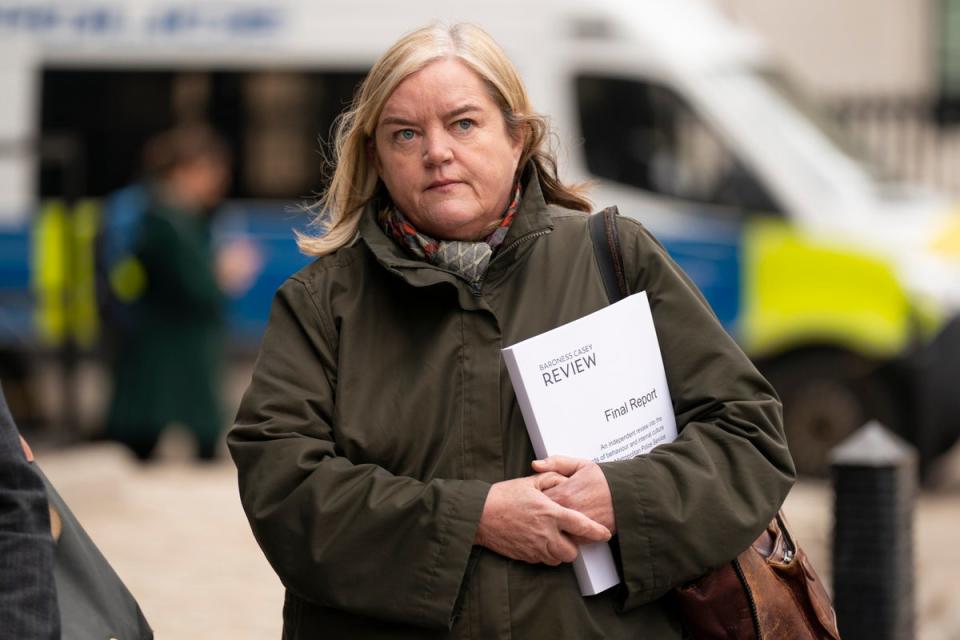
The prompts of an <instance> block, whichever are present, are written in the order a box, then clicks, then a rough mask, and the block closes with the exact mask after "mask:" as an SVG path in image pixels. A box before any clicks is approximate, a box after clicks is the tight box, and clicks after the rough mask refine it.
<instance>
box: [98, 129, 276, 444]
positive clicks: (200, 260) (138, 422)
mask: <svg viewBox="0 0 960 640" xmlns="http://www.w3.org/2000/svg"><path fill="white" fill-rule="evenodd" d="M144 164H145V168H146V172H147V184H148V185H149V186H148V193H149V197H148V204H147V208H146V212H145V215H144V217H143V220H142V221H141V224H140V228H139V236H138V238H137V241H136V243H135V245H134V247H135V248H134V255H135V256H136V259H137V261H138V262H139V264H140V265H141V267H142V270H143V276H144V280H145V285H144V287H145V288H144V291H143V294H142V296H141V297H140V298H139V300H138V301H137V302H136V319H135V321H134V322H133V323H132V326H131V327H130V328H129V329H128V330H126V331H125V332H124V333H123V335H121V336H120V337H119V342H120V343H119V344H117V345H116V347H117V348H116V349H115V352H114V353H115V355H114V358H113V377H114V395H113V399H112V402H111V404H110V409H109V415H108V418H107V425H106V436H107V437H108V438H109V439H113V440H117V441H119V442H121V443H123V444H125V445H127V446H128V447H129V448H130V449H131V450H132V451H133V453H134V454H135V455H136V456H137V457H138V458H139V459H141V460H147V459H150V458H151V457H152V456H153V453H154V449H155V447H156V444H157V442H158V439H159V437H160V435H161V433H162V431H163V430H164V428H165V427H166V426H167V425H169V424H171V423H179V424H181V425H183V426H185V427H187V428H188V429H189V431H190V432H191V433H192V434H193V436H194V438H195V440H196V444H197V456H198V457H199V458H201V459H210V458H213V457H214V456H215V453H216V448H217V443H218V440H219V435H220V432H221V429H222V427H223V419H222V413H221V409H220V406H219V398H218V394H219V385H220V375H219V370H220V362H221V352H222V337H223V326H224V325H223V318H222V316H223V303H224V291H226V290H234V289H239V288H243V287H244V286H245V285H246V284H248V283H249V280H250V276H251V275H252V273H253V271H254V270H255V269H256V262H257V257H256V254H255V251H254V250H253V249H252V248H251V247H250V246H249V245H238V246H233V247H228V248H227V249H226V250H225V251H222V252H220V253H219V254H217V255H216V256H215V254H214V252H213V250H212V247H211V241H210V226H209V219H210V215H209V214H210V212H211V211H212V210H213V209H214V208H215V207H216V206H217V205H218V204H219V203H220V201H221V200H222V198H223V197H224V195H225V194H226V191H227V188H228V186H229V176H230V158H229V152H228V149H227V146H226V145H225V143H224V142H223V141H222V140H221V139H220V138H219V137H218V136H217V134H215V133H214V132H213V131H212V130H211V129H209V128H207V127H202V126H190V127H183V128H179V129H174V130H171V131H168V132H166V133H163V134H160V135H159V136H157V137H156V138H154V139H153V140H151V141H149V142H148V143H147V146H146V147H145V150H144Z"/></svg>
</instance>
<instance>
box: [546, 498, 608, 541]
mask: <svg viewBox="0 0 960 640" xmlns="http://www.w3.org/2000/svg"><path fill="white" fill-rule="evenodd" d="M558 506H559V505H558ZM559 508H560V509H561V511H560V512H559V513H558V515H557V524H558V525H559V526H560V529H561V530H562V531H564V532H566V533H568V534H570V535H571V536H576V537H577V538H579V539H581V540H587V541H590V542H606V541H607V540H609V539H610V535H611V534H610V530H609V529H607V528H606V527H605V526H603V525H602V524H600V523H598V522H595V521H593V520H591V519H590V518H588V517H587V516H585V515H583V514H582V513H580V512H578V511H574V510H573V509H566V508H564V507H559Z"/></svg>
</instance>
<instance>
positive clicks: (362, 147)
mask: <svg viewBox="0 0 960 640" xmlns="http://www.w3.org/2000/svg"><path fill="white" fill-rule="evenodd" d="M451 58H452V59H456V60H460V61H461V62H463V63H464V64H466V65H467V66H468V67H469V68H470V69H471V70H473V71H474V73H476V74H477V75H478V76H479V77H480V79H481V80H483V82H484V84H486V85H487V88H488V89H489V90H490V95H491V97H492V98H493V100H494V102H495V103H496V104H497V106H498V107H499V108H500V111H501V112H502V114H503V117H504V122H505V123H506V126H507V131H508V133H509V134H510V135H512V136H522V137H523V140H524V143H523V151H522V153H521V155H520V162H519V167H521V168H522V167H524V166H525V165H526V164H527V162H528V161H530V162H532V163H533V164H534V165H535V166H536V168H537V175H538V178H539V181H540V187H541V189H542V191H543V195H544V198H545V199H546V201H547V202H549V203H552V204H558V205H561V206H565V207H568V208H571V209H576V210H580V211H590V208H591V207H590V202H589V200H587V199H586V197H585V196H584V193H585V187H584V186H582V185H574V186H566V185H563V184H562V183H561V182H560V180H559V178H558V177H557V163H556V158H555V156H554V154H553V153H552V151H551V150H550V149H549V145H548V144H547V141H548V138H549V135H550V128H549V125H548V124H547V120H546V118H545V117H543V116H541V115H539V114H537V113H534V112H533V109H532V107H531V104H530V98H529V96H528V95H527V91H526V88H525V87H524V86H523V82H522V81H521V80H520V76H519V74H518V73H517V70H516V68H514V66H513V64H512V63H511V62H510V60H509V59H508V58H507V56H506V54H505V53H504V52H503V50H502V49H501V48H500V46H499V45H498V44H497V43H496V42H495V41H494V40H493V38H491V37H490V35H489V34H488V33H487V32H485V31H484V30H483V29H481V28H480V27H478V26H476V25H472V24H455V25H453V26H450V27H446V26H443V25H432V26H428V27H422V28H420V29H417V30H416V31H413V32H411V33H409V34H407V35H405V36H404V37H402V38H401V39H400V40H398V41H397V42H396V43H395V44H394V45H393V46H392V47H390V49H389V50H388V51H387V52H386V53H385V54H383V56H382V57H381V58H380V59H379V60H378V61H377V63H376V64H374V65H373V68H372V69H371V70H370V73H368V74H367V77H366V78H365V79H364V81H363V83H362V84H361V86H360V89H359V91H358V92H357V95H356V96H354V99H353V103H352V104H351V106H350V108H349V109H348V110H347V111H345V112H344V113H343V114H341V115H340V117H339V118H338V119H337V122H336V124H335V127H334V137H333V147H332V150H331V153H330V157H329V160H328V164H329V165H330V166H331V167H332V175H331V179H330V183H329V185H328V187H327V189H326V191H325V192H324V193H323V194H322V195H321V196H320V198H319V200H317V201H316V202H315V203H314V204H312V205H311V206H310V207H309V209H310V210H311V211H312V212H313V214H314V217H313V219H312V220H311V223H310V227H311V228H313V229H314V230H315V232H316V233H315V234H309V233H299V232H298V233H297V245H298V246H299V247H300V250H301V251H302V252H303V253H305V254H308V255H314V256H322V255H326V254H328V253H332V252H333V251H336V250H337V249H339V248H340V247H342V246H344V245H346V244H349V243H350V242H351V241H352V240H353V238H354V237H355V236H356V233H357V226H358V225H359V222H360V216H361V215H362V214H363V210H364V208H365V207H366V205H367V204H368V203H369V202H370V201H372V200H373V199H374V198H375V197H376V196H377V193H378V190H379V186H380V182H379V178H378V176H377V172H376V169H375V168H374V166H373V162H372V158H371V157H370V152H369V143H370V140H371V139H372V138H373V136H374V130H375V129H376V126H377V121H378V119H379V118H380V114H381V112H382V111H383V107H384V105H385V104H386V102H387V100H388V99H389V98H390V95H391V94H392V93H393V92H394V90H395V89H396V88H397V86H399V84H400V83H401V82H403V80H404V79H406V78H407V77H408V76H410V75H411V74H413V73H416V72H417V71H419V70H421V69H423V68H424V67H426V66H427V65H429V64H431V63H433V62H436V61H437V60H442V59H451Z"/></svg>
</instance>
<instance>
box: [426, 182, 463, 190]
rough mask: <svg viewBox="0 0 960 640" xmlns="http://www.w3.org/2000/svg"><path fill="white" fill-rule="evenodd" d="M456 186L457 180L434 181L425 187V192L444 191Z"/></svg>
mask: <svg viewBox="0 0 960 640" xmlns="http://www.w3.org/2000/svg"><path fill="white" fill-rule="evenodd" d="M458 184H460V181H459V180H434V181H433V182H431V183H430V184H428V185H427V191H445V190H447V189H449V188H451V187H453V186H455V185H458Z"/></svg>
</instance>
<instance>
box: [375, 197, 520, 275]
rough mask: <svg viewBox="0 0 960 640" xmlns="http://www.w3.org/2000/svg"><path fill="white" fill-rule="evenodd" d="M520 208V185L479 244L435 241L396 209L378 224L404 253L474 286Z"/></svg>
mask: <svg viewBox="0 0 960 640" xmlns="http://www.w3.org/2000/svg"><path fill="white" fill-rule="evenodd" d="M519 207H520V184H519V183H518V184H517V186H516V188H515V189H514V190H513V200H511V201H510V205H509V206H508V207H507V210H506V211H505V212H504V214H503V217H502V218H501V219H500V224H498V225H497V228H496V229H494V230H493V232H492V233H490V235H488V236H487V237H486V238H484V239H483V240H482V241H480V242H467V241H461V240H434V239H433V238H431V237H430V236H427V235H425V234H423V233H421V232H420V231H417V229H416V227H414V226H413V224H412V223H411V222H410V221H409V220H407V217H406V216H405V215H403V213H402V212H401V211H400V210H399V209H397V208H396V207H393V206H391V207H387V208H386V209H384V210H383V211H382V212H381V213H380V224H381V225H383V230H384V231H385V232H386V234H387V235H388V236H390V237H391V238H393V239H394V240H396V241H397V243H398V244H399V245H400V246H401V247H404V248H406V249H407V251H409V252H410V253H411V254H412V255H413V256H414V257H417V258H420V259H421V260H426V261H427V262H429V263H430V264H432V265H436V266H438V267H441V268H443V269H448V270H450V271H453V272H454V273H456V274H458V275H460V276H462V277H463V278H465V279H466V280H467V281H468V282H469V283H470V284H472V285H477V284H479V282H480V281H481V280H482V279H483V276H484V274H486V272H487V267H488V266H490V259H491V258H492V257H493V254H494V252H495V251H496V250H497V249H498V248H499V247H500V245H502V244H503V240H504V239H505V238H506V237H507V231H509V230H510V223H511V222H513V216H514V215H515V214H516V213H517V209H518V208H519Z"/></svg>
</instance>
